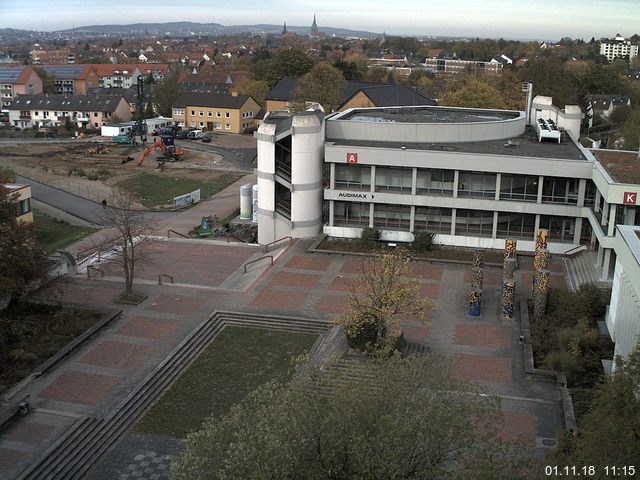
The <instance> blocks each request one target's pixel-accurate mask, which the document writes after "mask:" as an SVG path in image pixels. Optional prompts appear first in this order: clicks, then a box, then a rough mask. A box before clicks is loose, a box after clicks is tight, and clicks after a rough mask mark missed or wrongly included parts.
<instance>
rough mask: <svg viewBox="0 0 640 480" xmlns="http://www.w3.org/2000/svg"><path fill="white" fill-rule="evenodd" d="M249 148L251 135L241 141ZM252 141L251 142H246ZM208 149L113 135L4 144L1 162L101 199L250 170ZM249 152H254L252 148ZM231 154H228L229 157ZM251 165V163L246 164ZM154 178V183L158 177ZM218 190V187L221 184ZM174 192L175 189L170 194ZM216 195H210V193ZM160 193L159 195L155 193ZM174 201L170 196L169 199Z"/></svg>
mask: <svg viewBox="0 0 640 480" xmlns="http://www.w3.org/2000/svg"><path fill="white" fill-rule="evenodd" d="M242 140H243V142H244V143H245V144H248V146H250V145H251V143H250V142H251V140H252V139H248V138H245V139H242ZM247 140H248V141H249V142H247ZM220 152H221V153H217V152H216V151H215V150H214V149H211V148H205V147H204V146H202V145H200V144H197V145H194V146H193V147H191V146H190V145H189V144H187V146H184V147H183V146H179V147H178V146H175V145H168V146H167V145H165V144H164V143H163V142H162V140H161V139H160V137H157V138H156V137H149V140H148V143H147V145H146V146H143V145H140V144H138V145H136V146H130V145H129V144H121V143H114V142H112V141H111V140H110V139H109V138H101V137H98V139H97V140H95V141H93V140H78V141H77V143H76V142H67V143H46V144H45V143H27V142H19V143H18V142H15V143H4V144H3V153H4V155H3V156H2V158H1V159H0V166H2V167H6V168H9V169H11V170H13V171H14V172H15V173H16V174H17V175H19V176H20V177H24V178H26V179H32V180H36V181H38V182H41V183H44V184H47V185H50V186H52V187H55V188H59V189H61V190H64V191H67V192H69V193H72V194H75V195H78V196H81V197H85V198H88V199H90V200H93V201H97V202H99V201H101V200H102V199H105V198H108V197H109V196H110V195H111V193H112V191H113V187H114V186H117V187H119V188H124V189H125V190H126V189H130V190H133V191H135V192H136V193H137V194H139V195H140V196H141V197H143V196H145V195H148V196H150V197H154V194H161V193H163V192H153V191H150V192H140V191H138V189H137V188H135V187H136V186H137V185H141V184H143V183H144V184H148V185H147V186H146V187H144V188H146V189H147V190H149V189H151V190H153V189H154V185H155V186H157V189H158V190H167V187H166V185H167V183H171V184H173V185H175V186H176V188H177V189H178V192H179V193H178V194H180V193H187V192H182V191H180V184H181V183H182V182H181V181H184V182H186V183H185V188H190V187H189V186H190V185H193V184H194V182H196V183H202V184H203V185H204V186H205V188H204V192H203V198H206V196H208V195H207V191H208V190H209V191H210V190H211V189H207V188H206V185H208V184H216V185H219V184H220V185H219V186H222V188H224V186H226V185H221V184H228V183H232V182H233V181H235V180H236V179H237V178H239V176H240V175H241V174H243V173H249V171H247V169H246V167H244V168H242V166H240V167H238V168H234V165H233V162H230V161H229V158H225V155H224V154H225V153H227V152H228V151H227V150H225V149H220ZM248 155H251V152H250V151H249V153H248ZM226 156H227V157H228V156H229V155H226ZM245 163H246V162H245ZM154 179H155V181H154ZM216 190H217V188H216ZM166 193H171V192H166ZM210 194H211V193H210ZM155 196H157V195H155ZM169 200H170V199H169V198H168V197H167V198H166V201H169ZM163 203H164V200H162V201H160V203H157V202H156V203H153V201H152V200H150V201H147V202H145V201H144V198H141V206H146V207H150V206H162V205H163Z"/></svg>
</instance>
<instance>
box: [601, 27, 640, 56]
mask: <svg viewBox="0 0 640 480" xmlns="http://www.w3.org/2000/svg"><path fill="white" fill-rule="evenodd" d="M600 55H604V56H605V57H607V60H609V62H613V59H614V58H624V59H626V60H628V61H631V60H633V59H634V58H636V57H637V56H638V45H634V44H632V43H631V42H630V41H629V40H626V39H625V38H624V37H623V36H621V35H620V34H619V33H618V34H617V35H616V36H615V38H610V39H606V40H603V41H601V42H600Z"/></svg>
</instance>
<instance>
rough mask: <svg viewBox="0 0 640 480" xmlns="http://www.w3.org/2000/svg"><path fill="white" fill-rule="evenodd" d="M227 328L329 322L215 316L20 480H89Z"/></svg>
mask: <svg viewBox="0 0 640 480" xmlns="http://www.w3.org/2000/svg"><path fill="white" fill-rule="evenodd" d="M226 325H236V326H243V327H251V328H264V329H268V330H283V331H288V332H296V333H317V334H320V333H323V332H324V331H326V330H327V329H328V327H329V325H328V323H327V322H324V321H320V320H314V319H304V318H295V317H284V316H275V315H258V314H250V313H239V312H224V311H218V312H215V313H214V314H213V315H212V316H211V317H210V318H209V319H207V320H205V321H204V322H202V323H201V324H200V325H199V326H198V327H197V328H196V329H195V330H194V331H193V332H192V333H191V334H190V335H189V336H188V337H187V338H185V339H184V340H183V341H182V342H181V343H180V344H179V345H178V346H177V347H176V348H175V349H174V350H173V351H172V352H171V353H170V354H169V355H168V356H167V358H166V359H165V360H164V361H163V362H162V363H161V364H160V365H158V366H157V367H156V368H155V369H154V370H153V372H151V373H150V374H149V375H148V376H147V378H146V379H145V380H144V381H143V382H142V383H141V384H140V385H139V386H138V387H137V388H135V389H134V390H133V391H132V392H131V393H130V394H129V395H128V396H127V397H126V398H125V399H124V400H123V401H122V402H121V403H120V404H119V405H118V406H117V407H116V408H115V409H114V410H113V411H112V412H111V414H109V415H108V416H106V417H103V418H97V417H94V416H86V417H81V418H79V419H78V420H77V421H76V422H75V423H74V424H73V425H72V426H71V427H70V428H69V429H68V430H67V431H66V432H65V433H64V434H63V435H62V436H61V437H60V438H59V439H58V440H57V441H56V442H55V443H54V444H53V445H52V446H51V447H50V448H49V449H48V450H46V451H45V452H44V453H43V454H42V455H41V456H40V457H39V458H37V459H36V460H35V461H34V462H33V463H32V464H31V465H30V466H29V467H28V468H27V469H26V470H24V471H23V472H22V473H21V474H20V475H19V476H18V479H19V480H27V479H29V480H44V479H51V480H53V479H60V480H75V479H78V480H80V479H83V478H86V476H87V473H88V471H89V470H90V469H91V468H92V467H93V466H94V465H95V464H96V463H97V461H98V460H99V459H100V457H101V456H102V455H103V454H104V453H105V452H107V451H108V450H109V449H110V448H111V447H112V446H113V445H114V444H115V443H116V442H117V441H118V440H119V439H120V438H121V437H122V436H123V435H124V434H125V433H126V431H127V430H128V429H129V428H131V427H132V426H133V425H134V424H135V423H136V422H137V420H138V418H140V416H141V415H142V414H143V413H144V411H145V410H146V409H147V408H148V407H149V406H150V405H151V404H152V403H153V402H154V401H155V400H156V399H157V398H159V397H160V395H162V393H163V392H164V391H165V390H166V389H167V388H169V387H170V386H171V385H172V384H173V382H174V381H175V380H177V379H178V378H179V377H180V375H181V374H182V372H183V371H184V370H185V369H186V368H187V367H188V366H189V365H190V364H191V363H192V362H193V360H195V359H196V358H197V357H198V355H199V354H200V352H202V350H204V349H205V348H206V347H207V346H208V345H209V344H210V343H211V341H212V340H213V339H215V337H216V336H217V335H218V334H219V333H220V332H221V331H222V329H223V328H224V327H225V326H226Z"/></svg>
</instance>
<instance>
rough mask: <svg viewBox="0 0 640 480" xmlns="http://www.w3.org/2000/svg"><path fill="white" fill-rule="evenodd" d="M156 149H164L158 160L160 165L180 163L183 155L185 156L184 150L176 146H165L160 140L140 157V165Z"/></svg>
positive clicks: (146, 149)
mask: <svg viewBox="0 0 640 480" xmlns="http://www.w3.org/2000/svg"><path fill="white" fill-rule="evenodd" d="M156 148H160V149H162V155H161V156H158V157H157V158H156V160H157V161H158V162H159V163H165V162H179V161H180V160H182V155H184V151H183V150H181V149H179V148H176V147H175V145H165V143H164V141H163V139H160V138H158V139H157V140H156V141H155V142H153V143H152V144H151V145H149V146H148V147H147V148H145V149H144V152H142V155H141V156H140V160H138V165H142V164H143V163H144V161H145V160H146V159H147V157H148V156H149V155H150V154H151V152H153V151H154V150H155V149H156Z"/></svg>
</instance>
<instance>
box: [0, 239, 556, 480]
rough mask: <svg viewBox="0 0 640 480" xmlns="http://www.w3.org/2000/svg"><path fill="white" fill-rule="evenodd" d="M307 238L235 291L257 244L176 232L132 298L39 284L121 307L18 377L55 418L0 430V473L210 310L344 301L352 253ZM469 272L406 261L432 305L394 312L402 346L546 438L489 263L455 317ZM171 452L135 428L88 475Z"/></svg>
mask: <svg viewBox="0 0 640 480" xmlns="http://www.w3.org/2000/svg"><path fill="white" fill-rule="evenodd" d="M311 243H312V242H311V241H306V240H305V241H297V242H294V244H293V246H290V247H284V248H286V250H285V251H284V253H282V254H281V256H280V257H279V258H278V259H277V261H276V263H275V264H274V265H273V266H271V267H266V266H265V267H264V268H266V270H265V271H264V273H262V274H259V275H258V274H255V275H256V278H257V280H256V281H255V282H254V284H253V285H252V286H251V287H250V288H247V289H246V290H245V291H233V290H223V289H221V288H218V287H219V286H220V285H221V284H222V283H223V282H224V281H225V280H226V279H227V278H229V277H230V276H231V275H242V265H243V263H244V261H245V260H246V259H247V258H249V257H250V256H251V255H253V254H255V253H256V252H257V251H259V249H257V247H256V248H251V247H247V246H246V245H241V246H232V245H218V244H216V245H206V244H202V243H197V244H190V243H188V242H184V241H183V240H180V241H165V242H158V248H159V250H158V252H159V253H157V255H158V257H157V258H156V260H155V264H154V266H152V267H146V270H144V269H143V270H142V280H145V278H146V280H147V281H138V282H137V283H136V286H135V289H136V290H137V291H139V292H141V293H144V294H146V295H148V298H147V299H146V300H144V301H143V302H142V303H141V304H139V305H131V306H128V305H125V306H122V305H114V304H112V302H113V300H114V299H115V298H116V297H117V296H118V295H119V294H120V293H121V291H122V282H121V280H120V279H118V281H115V280H114V278H105V279H92V280H86V278H84V277H82V276H77V277H67V278H63V279H60V280H58V281H56V282H55V285H54V286H52V287H51V291H54V290H55V291H59V292H61V293H59V294H58V296H59V298H61V299H62V300H63V301H65V302H70V303H77V304H82V305H108V306H113V307H117V308H121V309H122V310H123V313H122V315H121V316H120V317H119V318H118V319H116V320H115V321H114V322H113V323H112V325H110V326H109V327H108V328H105V329H104V330H103V331H102V332H100V333H99V334H98V335H96V336H95V337H94V338H93V339H91V340H90V341H89V342H87V343H86V344H85V345H83V346H82V347H81V348H79V349H78V351H77V352H75V353H74V354H73V355H71V356H70V357H69V358H68V359H67V360H66V361H64V362H62V363H61V364H60V365H58V366H57V367H56V368H55V369H54V370H52V371H51V372H49V373H48V374H47V375H44V376H42V377H40V378H38V379H36V380H34V381H33V382H32V383H31V384H29V386H28V390H29V392H28V393H30V394H31V398H32V405H33V407H34V409H35V410H36V412H37V411H38V409H48V410H50V411H53V412H56V411H57V412H59V416H58V417H56V418H57V419H59V422H60V427H56V429H54V430H52V429H50V428H49V427H48V426H46V425H44V426H43V425H42V424H39V423H38V422H34V421H30V419H28V418H27V419H23V420H21V421H19V422H17V424H16V426H15V427H13V428H12V429H11V431H10V432H4V433H3V434H2V435H0V478H14V477H15V476H16V475H17V473H18V472H20V471H21V470H22V469H23V468H24V467H25V466H26V465H27V464H28V463H29V462H30V461H32V460H33V458H34V456H37V454H38V453H39V452H43V451H44V450H46V448H47V447H48V446H49V445H50V443H51V441H52V437H53V438H55V437H56V436H57V435H58V434H59V433H60V430H59V429H60V428H62V426H63V425H64V426H65V428H66V426H68V425H69V424H70V423H71V421H72V418H73V416H74V415H95V416H97V417H98V418H100V417H104V416H107V415H109V414H110V412H111V411H112V409H113V408H114V407H115V405H117V404H118V403H119V402H120V401H121V400H122V399H123V398H124V397H125V396H126V395H127V394H128V393H129V392H130V391H131V390H132V389H133V388H134V387H135V386H136V385H139V384H140V383H141V382H142V381H143V379H144V378H145V377H146V376H147V375H148V374H149V373H150V372H151V371H152V370H153V368H155V366H157V365H158V364H159V363H160V362H162V361H163V360H164V359H165V358H166V356H167V355H168V353H169V352H171V351H172V350H173V349H174V348H175V347H176V345H178V344H179V343H180V341H182V340H183V339H184V338H185V336H187V335H188V334H189V333H190V332H192V331H193V330H194V329H195V328H196V327H197V326H198V325H199V324H200V323H201V322H202V321H203V320H205V319H206V318H208V316H209V315H210V314H211V312H213V311H215V310H230V311H238V312H243V311H244V312H252V313H265V314H279V315H291V316H297V317H303V318H318V319H323V320H331V319H333V318H334V317H335V315H337V314H340V313H342V312H343V311H344V310H345V308H346V306H347V300H348V284H349V282H350V281H351V280H353V279H354V278H355V275H356V274H357V272H358V270H359V267H360V265H361V263H362V261H363V259H362V257H353V256H351V257H350V256H343V255H325V254H309V253H307V248H308V247H309V246H310V245H311ZM527 265H528V264H527V263H526V262H521V269H520V270H518V282H519V283H518V285H517V288H518V291H519V292H520V293H521V294H526V293H527V292H528V289H529V283H527V281H530V275H531V272H530V270H527V269H526V267H527ZM470 270H471V266H470V265H453V264H442V263H417V264H415V265H413V267H412V269H411V273H410V277H411V278H414V279H416V280H418V281H419V283H420V291H421V293H422V295H424V296H425V297H427V298H429V299H430V301H431V302H432V303H433V309H432V310H430V311H428V312H427V313H428V317H429V319H430V321H431V325H430V326H429V327H427V326H425V325H424V324H422V323H420V322H417V321H415V320H414V319H412V318H411V317H410V316H405V317H403V318H402V319H401V320H402V321H401V324H402V326H403V330H404V333H405V337H406V338H407V340H408V341H409V342H411V343H412V344H418V345H422V346H424V347H425V348H426V349H427V350H430V351H434V352H438V353H442V354H444V355H447V356H449V357H450V358H452V359H453V360H454V365H455V367H454V371H455V373H456V374H457V375H459V376H460V377H461V378H464V379H467V380H470V381H475V382H479V384H480V385H481V386H482V387H483V388H484V389H485V390H486V391H487V392H488V393H491V394H494V395H498V396H500V398H502V399H503V407H502V408H503V414H504V424H503V425H501V426H499V428H500V429H501V432H502V436H503V437H504V438H506V439H513V438H516V437H519V436H524V437H525V438H526V439H527V442H528V443H530V444H531V445H540V442H539V441H538V440H539V439H540V438H548V437H552V436H553V434H554V432H555V429H556V428H559V427H561V426H562V416H561V403H560V396H559V392H558V391H557V390H556V388H555V386H554V385H553V384H550V383H545V384H541V383H539V382H534V381H533V380H531V379H528V378H526V376H525V375H524V371H523V366H522V351H521V350H520V347H519V346H518V342H517V337H518V335H519V326H518V324H517V322H516V321H515V320H514V321H511V322H504V321H502V320H501V318H500V317H499V316H498V305H499V295H500V289H499V285H500V282H499V280H500V278H501V277H500V270H499V269H495V271H494V270H492V269H487V270H486V272H485V273H486V277H485V285H486V286H487V287H489V288H485V290H484V291H483V303H482V314H481V316H480V317H478V318H471V317H469V316H467V307H468V305H467V293H468V289H469V280H470ZM158 271H162V272H163V273H167V272H171V274H172V275H175V278H176V282H178V280H179V282H180V283H186V284H187V285H171V284H164V285H161V286H159V285H157V284H153V282H151V281H149V280H153V275H155V274H156V272H158ZM487 272H488V273H487ZM554 272H555V273H554V278H557V279H558V280H556V281H557V282H558V283H562V282H564V281H565V279H564V277H563V273H562V271H560V270H554ZM111 273H113V272H111ZM250 274H253V273H250ZM107 277H108V276H107ZM45 294H47V292H44V293H43V295H45ZM55 415H56V414H54V416H55ZM147 440H148V441H147ZM165 440H166V439H165ZM20 442H22V443H20ZM18 447H19V448H18ZM179 450H180V448H178V447H176V445H175V444H173V443H171V442H165V441H164V440H163V441H160V440H158V439H155V440H153V439H151V440H149V439H146V440H145V441H144V442H140V438H138V437H135V434H128V435H127V436H126V437H125V440H123V441H122V442H120V444H118V445H117V446H116V447H115V448H114V449H113V450H112V451H111V452H110V453H109V454H108V455H107V456H106V457H105V460H104V462H101V463H100V464H98V466H97V467H96V469H95V472H94V474H92V475H93V476H90V478H97V479H107V478H109V479H113V478H122V479H130V478H131V479H132V478H168V477H167V471H168V466H169V464H170V461H171V459H172V458H173V456H175V455H176V454H177V453H179ZM105 462H106V463H105ZM110 462H111V463H110Z"/></svg>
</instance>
